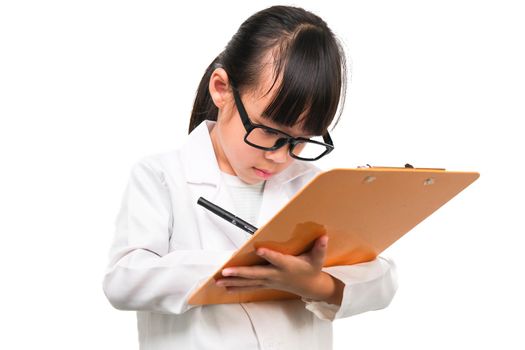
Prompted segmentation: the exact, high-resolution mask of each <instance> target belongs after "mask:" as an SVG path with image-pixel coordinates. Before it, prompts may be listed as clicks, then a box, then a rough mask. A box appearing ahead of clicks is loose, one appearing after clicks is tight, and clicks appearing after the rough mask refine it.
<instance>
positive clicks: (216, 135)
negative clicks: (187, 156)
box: [209, 68, 311, 184]
mask: <svg viewBox="0 0 525 350" xmlns="http://www.w3.org/2000/svg"><path fill="white" fill-rule="evenodd" d="M265 73H267V72H265V71H264V72H263V73H262V74H261V80H262V81H261V82H260V86H259V87H258V89H257V91H247V92H246V93H242V94H241V99H242V103H243V105H244V107H245V109H246V112H247V114H248V117H249V118H250V121H251V122H252V123H256V124H262V125H266V126H269V127H271V128H275V129H278V130H281V131H284V132H285V133H287V134H289V135H292V136H295V137H299V136H302V137H311V135H306V134H305V133H304V132H303V131H302V129H301V127H300V125H297V124H296V125H294V127H293V128H289V127H282V126H280V125H277V124H275V123H273V122H271V121H269V120H268V119H266V118H264V117H263V116H262V115H261V114H262V113H263V111H264V110H265V109H266V107H267V106H268V104H269V103H270V102H271V99H272V97H273V94H274V93H275V90H276V89H277V84H275V86H274V88H273V89H272V91H270V92H269V93H268V94H265V92H266V91H268V89H269V88H270V87H271V84H272V79H271V74H265ZM209 88H210V94H211V96H212V99H213V101H214V103H215V105H216V106H217V107H218V108H219V114H218V117H217V123H216V125H215V127H214V128H213V129H212V131H211V132H210V137H211V140H212V144H213V148H214V151H215V156H216V157H217V162H218V164H219V168H220V169H221V170H222V171H223V172H225V173H228V174H231V175H236V176H238V177H239V178H240V179H241V180H243V181H244V182H246V183H249V184H255V183H259V182H261V181H264V180H267V179H269V178H271V177H272V176H274V175H276V174H277V173H279V172H281V171H283V170H284V169H286V168H287V167H288V166H289V165H290V164H291V163H292V162H293V161H294V159H293V158H292V157H291V156H290V155H289V153H288V148H289V147H288V146H283V147H281V148H279V149H277V150H275V151H265V150H261V149H258V148H255V147H252V146H250V145H248V144H247V143H246V142H244V136H245V135H246V129H245V128H244V125H243V124H242V121H241V117H240V115H239V112H238V110H237V108H236V106H235V100H234V97H233V94H232V92H231V87H230V85H229V80H228V75H227V74H226V71H224V69H222V68H218V69H216V70H215V71H214V72H213V74H212V76H211V78H210V86H209Z"/></svg>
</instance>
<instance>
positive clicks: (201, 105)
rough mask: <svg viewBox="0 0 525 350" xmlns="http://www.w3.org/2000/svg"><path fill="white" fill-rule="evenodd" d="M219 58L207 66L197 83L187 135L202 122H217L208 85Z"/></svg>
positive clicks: (216, 112) (216, 111)
mask: <svg viewBox="0 0 525 350" xmlns="http://www.w3.org/2000/svg"><path fill="white" fill-rule="evenodd" d="M219 57H220V56H217V57H216V58H215V59H214V60H213V62H212V63H211V64H210V65H209V66H208V68H207V69H206V72H205V73H204V75H203V76H202V79H201V82H200V83H199V87H198V88H197V94H196V96H195V102H194V103H193V109H192V111H191V119H190V125H189V128H188V133H191V131H192V130H193V129H195V128H196V127H197V126H198V125H199V124H200V123H202V122H203V121H204V120H217V114H218V113H219V110H218V108H217V106H215V104H214V103H213V100H212V99H211V95H210V90H209V88H208V85H209V83H210V77H211V74H212V73H213V71H214V70H215V68H217V67H218V62H219Z"/></svg>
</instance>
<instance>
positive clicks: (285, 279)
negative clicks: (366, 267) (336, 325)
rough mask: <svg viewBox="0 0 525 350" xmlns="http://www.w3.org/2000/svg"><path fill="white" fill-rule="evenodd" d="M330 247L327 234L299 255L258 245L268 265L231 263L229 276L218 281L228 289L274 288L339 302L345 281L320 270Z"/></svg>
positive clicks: (225, 271)
mask: <svg viewBox="0 0 525 350" xmlns="http://www.w3.org/2000/svg"><path fill="white" fill-rule="evenodd" d="M327 247H328V236H326V235H323V236H321V237H319V238H318V239H317V240H316V241H315V244H314V246H313V247H312V249H311V250H310V251H308V252H306V253H304V254H301V255H298V256H293V255H286V254H281V253H279V252H276V251H273V250H270V249H267V248H259V249H258V250H257V254H258V255H259V256H261V257H262V258H264V259H266V260H267V261H268V262H269V263H270V264H269V265H255V266H239V267H228V268H226V269H224V270H222V275H223V276H226V278H221V279H219V280H217V281H216V284H217V285H218V286H223V287H226V289H227V291H228V292H238V291H252V290H258V289H267V288H271V289H279V290H283V291H286V292H290V293H294V294H297V295H299V296H301V297H303V298H308V299H312V300H319V301H321V300H322V301H327V302H329V303H332V304H339V305H340V304H341V298H342V290H343V287H344V284H343V283H342V282H341V281H339V280H337V279H335V278H333V277H332V276H330V275H329V274H327V273H325V272H323V271H321V269H322V267H323V263H324V260H325V257H326V250H327Z"/></svg>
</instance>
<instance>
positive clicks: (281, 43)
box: [189, 6, 346, 135]
mask: <svg viewBox="0 0 525 350" xmlns="http://www.w3.org/2000/svg"><path fill="white" fill-rule="evenodd" d="M268 53H272V54H273V55H272V56H273V59H274V61H273V62H272V63H273V66H274V77H273V79H274V80H273V84H272V87H273V85H275V84H276V82H277V80H278V79H279V78H280V85H279V87H278V89H277V92H276V94H275V96H274V98H273V101H271V102H270V103H269V105H268V106H267V108H266V110H265V111H264V113H263V114H264V117H266V118H267V119H269V120H271V121H273V122H275V123H276V124H277V125H282V126H287V127H292V126H293V125H295V124H296V123H297V122H298V119H299V117H300V115H301V114H303V113H304V114H305V118H304V121H301V122H302V123H303V124H302V127H303V130H304V131H306V132H308V133H311V134H314V135H323V134H324V133H326V131H327V129H328V126H329V125H330V124H331V122H332V120H333V119H334V116H335V115H336V113H337V109H338V106H340V112H339V115H338V118H337V120H336V123H335V124H336V125H337V122H338V121H339V117H340V115H341V113H342V109H343V106H344V99H345V93H346V61H345V55H344V51H343V49H342V46H341V44H340V43H339V41H338V40H337V38H336V37H335V35H334V34H333V33H332V31H331V30H330V28H328V25H327V24H326V23H325V22H324V21H323V20H322V19H321V18H320V17H318V16H316V15H315V14H313V13H311V12H308V11H306V10H304V9H302V8H298V7H290V6H273V7H270V8H267V9H265V10H262V11H259V12H257V13H255V14H254V15H252V16H251V17H250V18H248V19H247V20H246V21H245V22H244V23H243V24H241V26H240V27H239V29H238V31H237V33H236V34H235V35H234V36H233V37H232V38H231V40H230V42H229V43H228V45H227V46H226V48H225V49H224V51H223V52H222V53H221V54H219V56H217V57H216V58H215V59H214V60H213V62H212V63H211V64H210V65H209V66H208V68H207V69H206V72H205V73H204V76H203V77H202V79H201V82H200V84H199V87H198V89H197V94H196V97H195V102H194V105H193V110H192V114H191V120H190V124H189V132H191V131H192V130H193V129H194V128H195V127H196V126H197V125H199V124H200V123H201V122H202V121H203V120H205V119H208V120H217V114H218V109H217V107H216V106H215V105H214V103H213V100H212V99H211V96H210V92H209V88H208V85H209V81H210V77H211V74H212V73H213V71H214V70H215V69H216V68H218V67H222V68H224V70H225V71H226V72H227V73H228V76H229V79H230V82H234V83H235V86H236V87H237V88H238V89H239V91H240V92H242V91H243V90H245V89H246V90H248V89H253V88H255V87H256V86H257V83H258V79H259V75H260V72H261V70H262V67H263V63H264V62H263V59H264V57H265V55H267V54H268ZM270 90H271V88H270ZM340 102H341V103H340ZM334 126H335V125H334Z"/></svg>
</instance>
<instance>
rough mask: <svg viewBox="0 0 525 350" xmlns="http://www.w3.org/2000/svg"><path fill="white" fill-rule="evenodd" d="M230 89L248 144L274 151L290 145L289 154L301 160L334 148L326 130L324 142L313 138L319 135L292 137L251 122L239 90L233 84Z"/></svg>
mask: <svg viewBox="0 0 525 350" xmlns="http://www.w3.org/2000/svg"><path fill="white" fill-rule="evenodd" d="M230 82H231V80H230ZM232 90H233V97H234V99H235V105H236V106H237V110H238V111H239V115H240V117H241V121H242V124H243V125H244V128H245V129H246V135H245V136H244V142H246V143H247V144H249V145H250V146H252V147H255V148H258V149H262V150H265V151H275V150H276V149H279V148H281V147H283V146H286V145H290V148H289V149H288V153H289V154H290V156H291V157H292V158H295V159H299V160H303V161H314V160H318V159H320V158H322V157H324V156H325V155H327V154H328V153H330V152H332V150H333V149H334V144H333V142H332V138H331V137H330V134H329V133H328V131H327V132H326V134H324V135H323V136H322V140H323V141H324V142H321V141H320V140H315V138H321V137H320V136H316V137H314V138H310V139H308V138H304V137H293V136H291V135H288V134H287V133H285V132H283V131H280V130H277V129H274V128H270V127H268V126H265V125H260V124H255V123H252V122H251V121H250V118H249V117H248V113H246V109H245V108H244V105H243V104H242V101H241V97H240V95H239V91H238V90H237V88H236V86H235V85H233V84H232Z"/></svg>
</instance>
